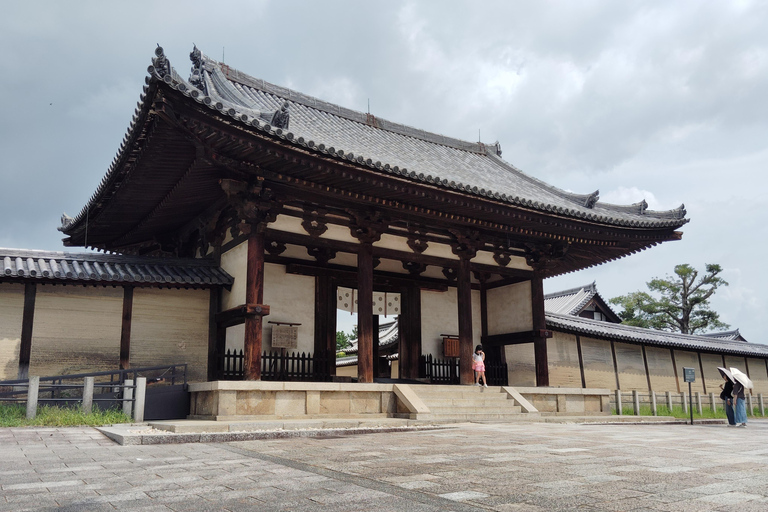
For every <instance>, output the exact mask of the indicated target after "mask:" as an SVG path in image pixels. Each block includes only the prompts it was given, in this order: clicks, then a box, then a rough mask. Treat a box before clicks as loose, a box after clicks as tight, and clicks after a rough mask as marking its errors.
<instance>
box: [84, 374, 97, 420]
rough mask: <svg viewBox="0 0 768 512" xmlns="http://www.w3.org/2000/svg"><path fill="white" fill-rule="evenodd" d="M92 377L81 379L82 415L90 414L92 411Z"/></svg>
mask: <svg viewBox="0 0 768 512" xmlns="http://www.w3.org/2000/svg"><path fill="white" fill-rule="evenodd" d="M93 381H94V378H93V377H85V378H84V379H83V413H85V414H91V412H92V411H93Z"/></svg>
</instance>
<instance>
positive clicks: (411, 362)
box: [398, 286, 421, 379]
mask: <svg viewBox="0 0 768 512" xmlns="http://www.w3.org/2000/svg"><path fill="white" fill-rule="evenodd" d="M400 307H401V308H402V309H401V312H400V316H399V317H398V332H399V333H400V346H399V351H400V362H399V376H400V378H401V379H416V378H418V377H419V357H420V356H421V290H420V289H419V288H418V287H417V286H408V287H404V288H402V290H401V294H400Z"/></svg>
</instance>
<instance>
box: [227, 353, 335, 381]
mask: <svg viewBox="0 0 768 512" xmlns="http://www.w3.org/2000/svg"><path fill="white" fill-rule="evenodd" d="M243 360H244V357H243V351H242V350H227V352H226V354H224V357H223V358H222V360H221V363H220V365H219V369H220V378H221V379H222V380H242V379H243V375H244V372H243ZM335 362H336V354H331V357H324V356H317V355H312V353H306V352H302V353H298V352H296V353H294V352H291V353H287V352H285V353H284V352H263V353H262V355H261V380H280V381H320V382H323V381H330V380H331V367H330V365H331V364H332V363H335Z"/></svg>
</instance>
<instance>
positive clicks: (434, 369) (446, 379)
mask: <svg viewBox="0 0 768 512" xmlns="http://www.w3.org/2000/svg"><path fill="white" fill-rule="evenodd" d="M419 363H420V366H421V368H420V375H421V376H423V377H425V378H427V379H429V382H430V383H432V384H459V382H460V379H459V358H458V357H449V358H446V359H437V358H435V357H432V354H427V355H425V356H421V357H420V358H419ZM485 376H486V377H488V385H489V386H506V385H508V382H509V376H508V374H507V363H499V364H495V363H488V362H486V363H485Z"/></svg>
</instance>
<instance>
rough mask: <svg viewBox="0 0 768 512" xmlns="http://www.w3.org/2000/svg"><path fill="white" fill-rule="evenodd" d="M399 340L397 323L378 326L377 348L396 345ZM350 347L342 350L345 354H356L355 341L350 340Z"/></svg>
mask: <svg viewBox="0 0 768 512" xmlns="http://www.w3.org/2000/svg"><path fill="white" fill-rule="evenodd" d="M399 340H400V334H399V331H398V327H397V321H394V322H389V323H386V324H381V325H379V348H382V347H388V346H390V345H394V344H396V343H397V342H398V341H399ZM350 343H352V346H351V347H349V348H347V349H344V353H345V354H357V340H350Z"/></svg>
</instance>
